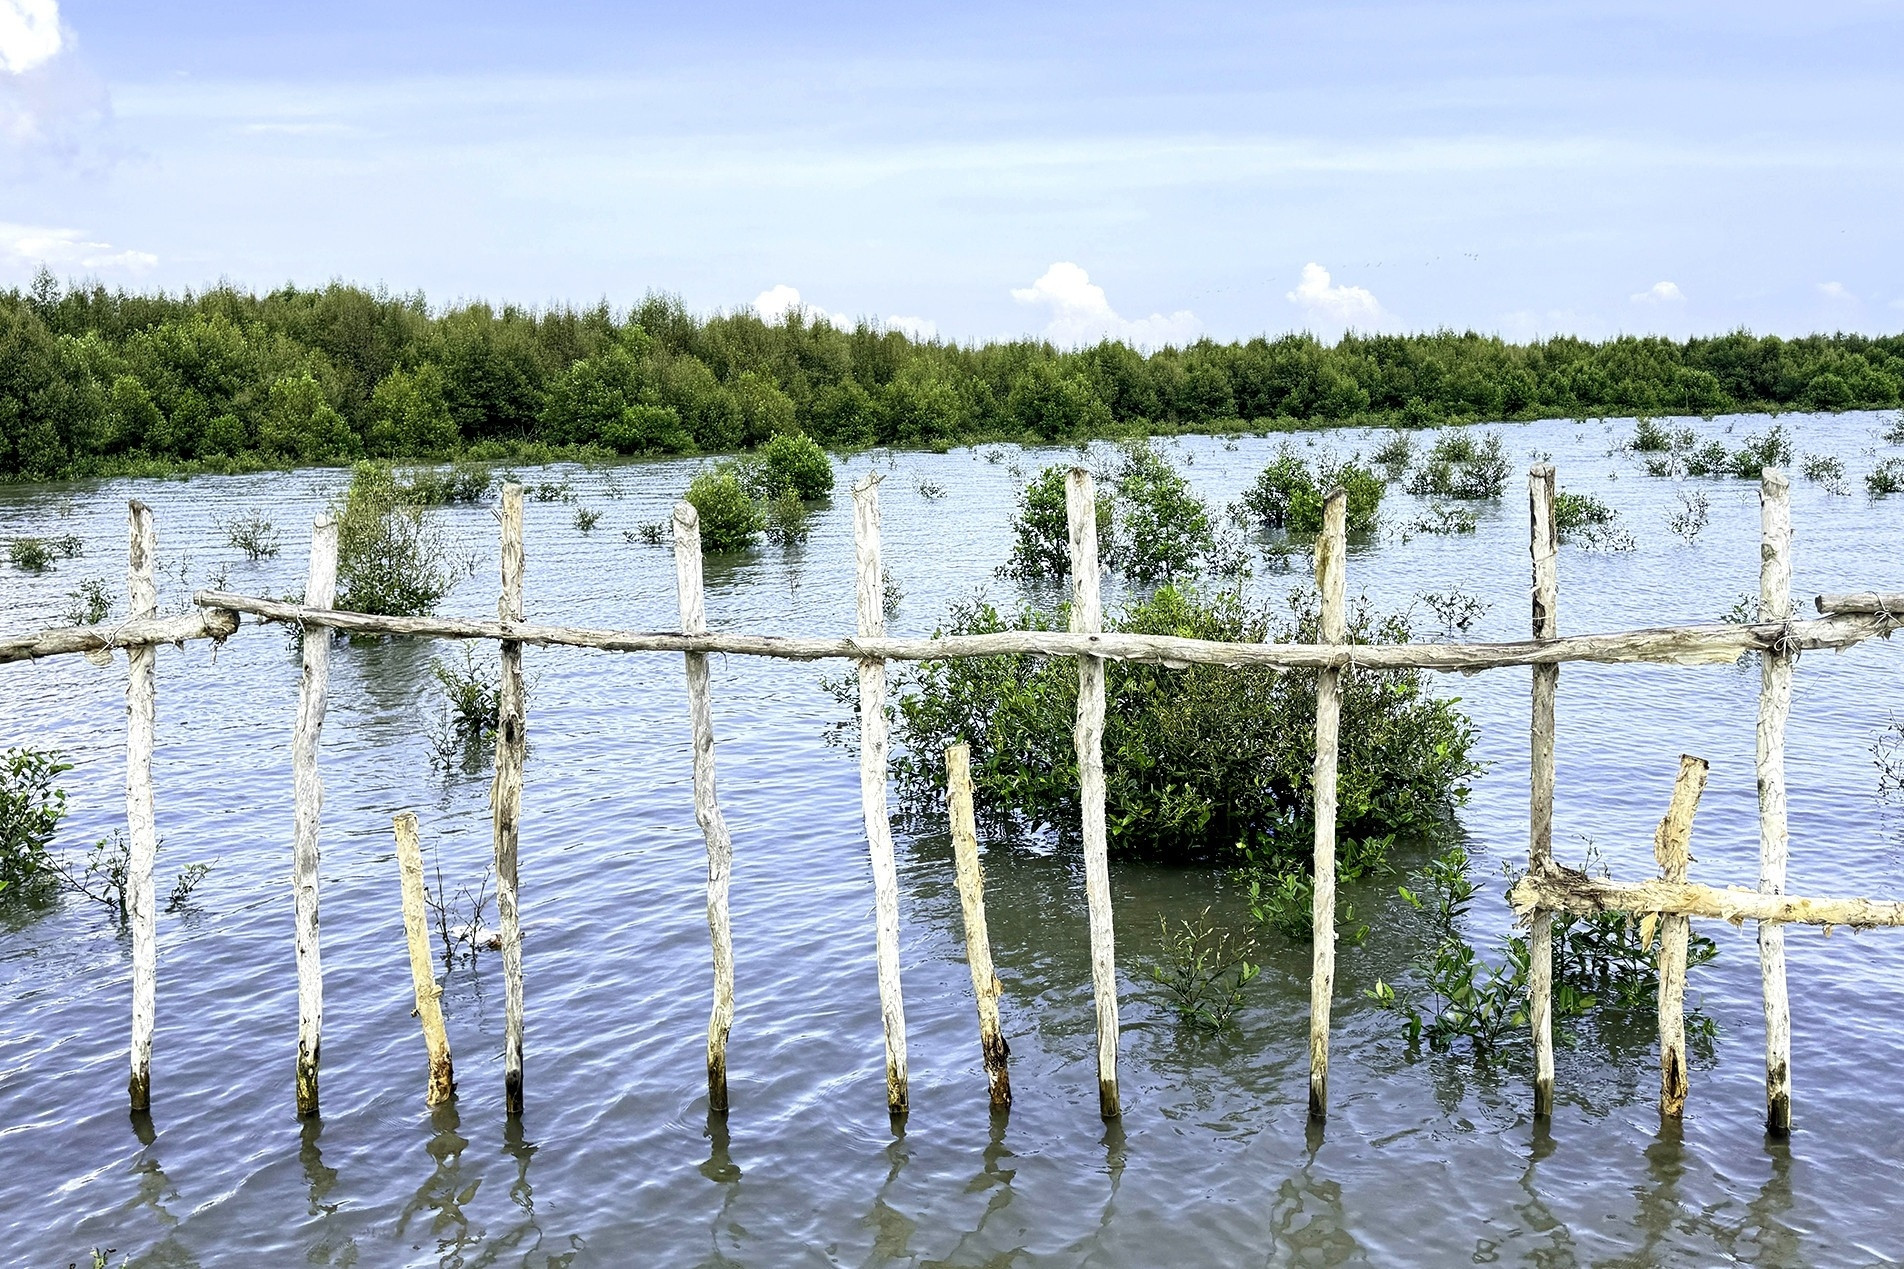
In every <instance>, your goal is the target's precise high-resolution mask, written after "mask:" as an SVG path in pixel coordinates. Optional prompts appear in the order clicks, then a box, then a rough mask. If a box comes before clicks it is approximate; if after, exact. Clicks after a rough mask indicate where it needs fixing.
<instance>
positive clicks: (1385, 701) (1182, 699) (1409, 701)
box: [894, 586, 1478, 871]
mask: <svg viewBox="0 0 1904 1269" xmlns="http://www.w3.org/2000/svg"><path fill="white" fill-rule="evenodd" d="M1106 624H1107V628H1109V629H1112V630H1118V631H1127V632H1131V633H1137V634H1159V635H1183V636H1189V637H1193V638H1202V639H1222V640H1233V641H1243V642H1251V643H1258V642H1265V641H1291V640H1294V641H1304V642H1313V641H1314V640H1315V639H1316V638H1317V637H1318V633H1319V619H1318V614H1317V609H1316V601H1315V597H1314V596H1313V595H1305V594H1304V593H1302V592H1298V593H1296V594H1295V595H1293V596H1292V598H1291V603H1290V608H1289V611H1288V612H1287V614H1286V615H1285V614H1278V613H1273V612H1271V611H1270V610H1269V609H1268V608H1267V607H1265V606H1258V605H1256V604H1254V603H1252V602H1251V601H1249V600H1247V599H1245V598H1243V597H1241V596H1239V595H1237V594H1235V593H1231V592H1222V593H1207V592H1204V591H1200V590H1197V589H1194V588H1190V587H1182V588H1179V587H1174V586H1166V587H1164V588H1162V589H1160V590H1158V591H1157V592H1156V593H1155V594H1154V595H1152V596H1150V597H1149V598H1147V599H1145V600H1143V601H1142V602H1140V603H1137V604H1135V605H1133V606H1131V607H1130V608H1128V609H1126V610H1124V611H1122V612H1120V613H1116V614H1114V615H1113V616H1112V618H1111V619H1110V620H1109V621H1108V622H1107V623H1106ZM1063 625H1064V613H1063V611H1062V610H1039V609H1036V608H1027V609H1025V610H1023V611H1021V612H1019V613H1018V614H1017V615H1016V616H1015V617H1014V618H1013V619H1011V620H1009V621H1008V620H1007V619H1006V618H1005V617H1004V616H1002V615H1001V614H1000V613H999V612H998V610H997V609H996V608H994V607H993V606H992V605H991V604H989V603H986V602H984V601H983V600H982V599H975V600H971V601H967V602H964V603H960V604H956V605H954V606H953V609H952V612H951V614H950V618H949V620H948V621H947V622H946V623H945V625H944V627H943V628H942V629H941V630H940V632H939V633H942V634H982V633H990V632H994V631H999V630H1005V629H1010V628H1020V629H1053V628H1062V627H1063ZM1349 628H1350V638H1351V640H1352V641H1354V642H1358V643H1370V642H1400V641H1403V640H1406V639H1407V637H1408V625H1407V622H1406V620H1405V619H1404V618H1401V617H1383V616H1380V615H1378V614H1377V613H1376V612H1375V611H1374V610H1373V609H1372V608H1371V607H1370V606H1369V605H1368V604H1367V603H1366V602H1365V601H1362V602H1357V603H1355V604H1353V605H1351V613H1350V621H1349ZM1106 680H1107V682H1106V693H1105V696H1106V718H1105V733H1104V767H1105V778H1106V797H1105V806H1106V816H1107V824H1108V831H1109V839H1110V846H1111V849H1112V850H1113V851H1114V852H1116V853H1118V854H1120V855H1126V856H1132V855H1136V856H1148V857H1152V858H1158V859H1164V860H1174V861H1181V862H1192V861H1199V862H1217V863H1227V864H1254V865H1256V866H1259V867H1263V868H1266V869H1269V870H1272V871H1281V870H1283V869H1285V868H1287V867H1288V866H1291V865H1295V866H1300V864H1301V862H1302V861H1303V860H1305V859H1307V858H1308V856H1309V853H1310V849H1311V844H1312V833H1313V828H1312V823H1313V819H1312V807H1311V803H1312V796H1311V795H1312V790H1311V783H1310V781H1311V770H1312V766H1313V763H1314V759H1315V708H1316V705H1315V694H1316V676H1315V675H1314V674H1313V673H1308V674H1304V673H1297V672H1287V673H1279V672H1277V671H1275V670H1272V669H1269V668H1267V667H1242V668H1235V669H1232V668H1223V667H1216V666H1191V667H1190V668H1188V669H1183V670H1171V669H1166V668H1164V667H1162V666H1156V665H1140V664H1133V663H1122V662H1111V663H1109V664H1108V665H1107V667H1106ZM911 686H912V688H913V690H911V691H909V692H907V693H906V694H905V695H904V696H903V697H902V698H901V699H900V701H899V709H898V720H897V737H898V740H899V742H900V743H899V745H898V746H897V747H896V748H897V749H898V750H899V751H900V752H899V754H898V756H897V757H896V759H895V761H894V773H895V778H896V781H897V784H898V788H899V791H900V794H901V797H902V799H903V800H904V801H905V802H906V803H907V804H909V805H911V806H913V807H915V808H919V809H924V808H926V807H929V806H935V805H936V804H937V799H938V798H939V796H940V790H942V789H943V788H944V776H945V772H944V757H943V755H944V751H945V748H946V747H947V746H948V745H950V744H953V743H955V742H957V741H961V740H963V741H966V742H968V743H969V744H970V745H971V748H972V779H973V787H974V795H975V800H976V802H977V805H978V807H979V809H980V811H981V813H982V814H985V815H986V816H987V817H988V818H990V819H991V820H992V822H994V823H999V824H1002V825H1008V826H1009V825H1016V826H1018V827H1020V828H1022V829H1027V830H1034V831H1035V830H1041V829H1054V830H1056V831H1058V832H1061V833H1062V832H1070V831H1074V826H1075V825H1076V824H1077V823H1078V815H1079V806H1078V786H1077V778H1078V777H1077V755H1076V752H1075V750H1074V749H1073V747H1072V725H1073V723H1074V721H1075V711H1076V705H1077V690H1078V675H1077V668H1076V665H1075V664H1074V662H1072V661H1071V660H1070V659H1069V658H1054V659H1051V660H1044V659H1041V658H1036V657H1025V656H1005V657H985V658H969V659H961V660H956V661H931V662H926V663H924V664H922V665H921V666H920V667H919V668H918V670H917V671H916V672H915V674H914V681H913V683H912V685H911ZM1341 743H1342V751H1341V754H1342V756H1341V777H1340V784H1339V790H1340V791H1339V798H1340V821H1339V823H1340V832H1341V835H1342V837H1343V839H1344V841H1345V842H1347V841H1351V840H1354V839H1374V838H1383V837H1387V836H1391V835H1402V836H1404V837H1413V836H1417V835H1421V834H1425V833H1430V832H1433V831H1436V830H1438V829H1440V828H1441V827H1442V826H1443V825H1445V824H1446V823H1447V822H1448V820H1449V817H1450V815H1451V814H1452V810H1453V808H1454V807H1455V806H1456V805H1458V804H1459V803H1460V802H1461V801H1462V800H1463V799H1464V798H1465V797H1466V795H1467V789H1468V780H1469V778H1470V777H1471V776H1472V775H1473V774H1474V773H1475V771H1476V770H1477V769H1478V768H1477V765H1476V763H1475V762H1474V761H1473V759H1472V758H1471V757H1470V751H1471V749H1472V747H1473V743H1474V733H1473V729H1472V727H1471V725H1470V724H1469V723H1468V721H1467V719H1466V718H1464V717H1463V716H1462V715H1461V713H1460V712H1459V710H1458V709H1457V702H1455V701H1453V700H1449V699H1445V698H1436V697H1434V696H1432V695H1430V694H1429V691H1428V686H1427V683H1426V679H1425V675H1423V674H1421V673H1419V672H1413V673H1411V672H1398V673H1383V674H1349V675H1345V676H1344V680H1343V704H1342V742H1341ZM1345 849H1347V847H1345Z"/></svg>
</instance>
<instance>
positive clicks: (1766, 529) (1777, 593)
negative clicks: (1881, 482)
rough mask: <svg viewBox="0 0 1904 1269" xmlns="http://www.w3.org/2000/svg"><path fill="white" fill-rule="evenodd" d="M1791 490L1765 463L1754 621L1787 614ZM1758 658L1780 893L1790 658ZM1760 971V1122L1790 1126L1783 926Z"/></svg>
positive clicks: (1766, 938)
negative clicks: (1762, 1095)
mask: <svg viewBox="0 0 1904 1269" xmlns="http://www.w3.org/2000/svg"><path fill="white" fill-rule="evenodd" d="M1791 497H1792V490H1791V484H1790V483H1789V482H1788V481H1787V480H1786V479H1785V473H1784V472H1781V471H1779V470H1778V469H1777V468H1775V467H1767V468H1766V469H1765V471H1764V473H1763V475H1762V479H1761V483H1760V485H1759V533H1760V538H1759V621H1760V622H1786V621H1790V620H1791V618H1792V502H1791ZM1760 656H1761V659H1760V662H1759V723H1758V777H1759V890H1760V891H1761V892H1762V893H1765V894H1783V893H1784V892H1785V859H1786V855H1787V852H1788V850H1789V841H1788V839H1787V837H1786V829H1785V720H1786V719H1787V718H1788V717H1790V715H1791V712H1792V656H1791V653H1790V652H1788V651H1784V650H1782V649H1777V648H1775V649H1773V650H1771V651H1768V652H1764V653H1761V654H1760ZM1759 977H1760V980H1761V982H1762V985H1763V988H1764V995H1765V1128H1766V1131H1767V1132H1769V1133H1771V1134H1772V1135H1773V1136H1775V1137H1783V1136H1785V1135H1786V1134H1787V1133H1789V1132H1791V1130H1792V1009H1791V1002H1790V1000H1789V999H1788V998H1787V996H1786V993H1785V930H1784V928H1783V927H1782V926H1779V925H1777V924H1767V923H1764V922H1761V923H1760V925H1759Z"/></svg>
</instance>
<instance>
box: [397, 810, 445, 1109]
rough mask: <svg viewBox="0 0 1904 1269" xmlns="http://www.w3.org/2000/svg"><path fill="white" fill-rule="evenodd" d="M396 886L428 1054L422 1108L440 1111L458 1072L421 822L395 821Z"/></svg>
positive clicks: (409, 818) (406, 814) (403, 816)
mask: <svg viewBox="0 0 1904 1269" xmlns="http://www.w3.org/2000/svg"><path fill="white" fill-rule="evenodd" d="M395 828H396V833H397V881H398V883H399V884H400V885H401V887H402V890H403V938H404V942H405V943H407V944H408V945H409V948H410V985H411V987H412V988H413V989H414V991H415V994H416V1016H417V1021H418V1022H420V1023H421V1024H422V1026H423V1047H424V1048H425V1049H427V1050H428V1051H429V1054H430V1084H429V1091H428V1092H426V1093H425V1094H424V1096H423V1100H424V1103H425V1104H426V1105H430V1106H437V1105H440V1104H442V1103H443V1102H446V1101H449V1100H450V1099H451V1098H452V1097H454V1096H456V1071H455V1068H454V1067H453V1066H452V1065H451V1063H450V1037H449V1033H448V1032H447V1031H446V1030H444V1027H443V1004H442V1000H443V988H442V987H441V985H439V984H438V983H437V981H436V967H435V963H434V962H433V961H432V960H431V959H430V924H429V913H428V911H427V904H426V903H425V900H424V894H423V848H422V846H421V845H420V844H419V843H418V842H417V817H416V816H415V815H413V814H411V813H410V812H409V811H405V812H403V814H401V815H399V816H397V818H396V821H395Z"/></svg>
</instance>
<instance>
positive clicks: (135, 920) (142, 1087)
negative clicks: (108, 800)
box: [126, 499, 159, 1111]
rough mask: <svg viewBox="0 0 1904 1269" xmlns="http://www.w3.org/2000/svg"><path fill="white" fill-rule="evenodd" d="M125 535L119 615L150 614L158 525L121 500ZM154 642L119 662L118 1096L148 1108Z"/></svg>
mask: <svg viewBox="0 0 1904 1269" xmlns="http://www.w3.org/2000/svg"><path fill="white" fill-rule="evenodd" d="M127 510H128V511H129V512H130V520H131V541H130V543H129V550H128V552H127V555H126V591H127V595H128V597H129V598H130V600H131V605H132V606H131V611H130V612H129V613H127V614H126V615H127V617H128V618H130V619H133V620H136V619H138V618H141V617H147V618H150V617H154V616H156V615H157V614H158V607H159V589H158V586H157V584H156V583H154V581H153V579H152V574H153V564H154V562H155V560H156V558H157V556H158V550H159V543H158V532H157V530H156V529H154V527H153V524H152V508H150V507H148V506H146V505H145V504H144V503H143V502H140V501H138V500H137V499H134V500H133V501H132V502H130V503H128V504H127ZM156 651H157V650H156V649H154V648H152V647H150V646H147V647H142V648H128V649H127V650H126V662H127V666H128V668H129V669H130V671H131V673H130V675H129V677H128V678H127V679H126V838H127V842H126V849H127V855H128V858H127V861H126V923H127V924H128V925H130V926H131V927H132V1074H131V1077H130V1078H129V1079H128V1080H127V1083H126V1095H127V1098H128V1100H130V1102H131V1103H132V1109H133V1110H135V1111H147V1110H150V1109H152V1028H153V1024H154V1022H155V1020H156V1018H157V1014H158V994H159V933H158V895H157V893H156V891H155V889H154V886H153V881H152V868H153V859H154V856H156V855H157V854H158V850H159V836H158V825H157V821H156V817H155V813H154V810H153V806H152V739H153V731H154V729H155V726H156V723H157V714H158V706H157V695H156V693H157V688H156V684H155V674H154V670H155V665H154V658H155V656H156Z"/></svg>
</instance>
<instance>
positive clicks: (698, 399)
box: [0, 271, 1904, 483]
mask: <svg viewBox="0 0 1904 1269" xmlns="http://www.w3.org/2000/svg"><path fill="white" fill-rule="evenodd" d="M1900 400H1904V334H1896V335H1883V336H1866V335H1858V334H1846V333H1837V334H1832V335H1810V336H1804V337H1802V338H1794V339H1783V338H1780V337H1778V336H1773V335H1768V336H1762V337H1761V336H1754V335H1751V334H1749V333H1746V332H1744V331H1738V332H1734V333H1732V334H1728V335H1719V336H1713V337H1701V338H1694V339H1688V340H1684V341H1677V340H1671V339H1665V338H1658V337H1638V336H1622V337H1619V338H1616V339H1611V340H1606V341H1603V342H1599V343H1593V342H1589V341H1586V340H1581V339H1575V338H1571V337H1556V338H1551V339H1546V340H1542V341H1538V342H1535V343H1529V344H1510V343H1507V342H1505V341H1503V340H1501V339H1498V338H1494V337H1489V336H1482V335H1478V334H1475V333H1473V332H1466V333H1456V332H1453V331H1445V330H1444V331H1436V332H1433V333H1427V334H1416V335H1353V334H1351V335H1347V336H1345V337H1344V338H1343V339H1342V341H1341V342H1340V343H1338V344H1335V345H1334V346H1329V345H1326V344H1323V343H1321V342H1320V341H1318V340H1317V339H1315V338H1314V337H1313V336H1310V335H1286V336H1281V337H1278V338H1275V339H1267V338H1261V337H1259V338H1255V339H1251V340H1247V341H1240V342H1232V343H1217V342H1215V341H1212V340H1208V339H1204V340H1199V341H1197V342H1196V343H1194V344H1191V345H1189V346H1187V347H1182V348H1176V347H1170V348H1163V349H1159V350H1158V351H1156V352H1152V353H1149V354H1145V353H1142V352H1139V351H1138V350H1136V349H1133V348H1131V347H1129V346H1128V345H1125V344H1123V343H1120V342H1117V341H1110V340H1107V341H1105V342H1102V343H1099V344H1096V345H1094V346H1091V347H1087V348H1079V349H1075V350H1070V351H1065V350H1060V349H1058V348H1056V347H1055V346H1053V345H1052V344H1050V343H1048V342H1045V341H1042V340H1037V339H1022V340H1013V341H999V342H992V343H983V344H969V345H961V344H954V343H947V342H943V341H939V340H929V341H923V342H922V341H918V340H915V339H912V338H910V337H909V336H907V335H906V334H904V333H903V332H900V331H896V330H886V329H882V328H880V327H879V326H877V325H873V324H867V323H861V324H859V325H858V326H856V327H855V328H854V329H852V330H846V329H844V328H841V327H836V326H834V325H832V324H831V323H830V322H828V321H827V320H826V319H824V318H820V317H814V316H809V315H806V314H803V313H801V312H799V311H795V312H792V313H789V314H788V315H787V316H786V317H785V318H784V319H782V320H781V321H779V322H777V323H767V322H764V321H762V320H761V319H760V318H759V317H757V316H756V315H754V314H753V313H752V312H736V313H724V314H715V315H713V316H708V317H698V316H695V315H693V314H691V313H689V312H688V311H687V310H686V309H685V308H684V307H683V306H682V305H681V303H680V301H679V300H677V299H673V298H671V297H667V296H661V295H650V296H648V297H647V298H646V299H644V300H642V301H641V302H640V303H639V304H637V305H635V306H634V307H633V308H632V309H630V310H628V311H626V312H623V313H618V312H616V311H615V310H613V309H611V308H610V307H609V306H608V305H607V304H606V303H605V302H604V303H601V304H597V305H596V306H594V307H592V308H586V309H584V308H575V307H567V306H558V307H552V308H549V309H546V310H540V311H533V310H529V309H524V308H519V307H514V306H505V307H502V308H493V307H491V306H490V305H488V304H484V303H480V302H479V303H468V304H461V305H457V306H454V307H450V308H446V309H442V310H432V309H431V308H430V307H429V306H428V304H427V303H426V301H425V300H424V297H423V296H421V295H404V296H397V295H391V294H388V293H386V292H384V291H381V290H378V291H371V290H367V289H364V288H361V287H356V286H349V285H345V284H342V283H333V284H331V285H329V286H326V287H323V288H315V289H301V288H295V287H286V288H283V289H280V290H276V291H272V292H269V293H267V294H263V295H258V294H253V293H250V292H245V291H240V290H237V289H234V288H231V287H227V286H219V287H214V288H212V289H209V290H206V291H203V292H189V291H188V292H183V293H180V294H178V295H168V294H164V293H154V294H139V293H134V292H128V291H123V290H120V291H108V290H106V289H105V288H104V287H102V286H99V285H97V284H78V283H75V284H71V285H68V286H62V285H61V284H60V283H59V282H58V281H57V280H56V279H54V278H53V277H52V275H51V274H49V273H46V272H44V271H42V273H41V274H40V276H39V277H38V278H37V279H36V280H35V281H34V282H33V284H32V285H31V286H30V287H29V288H27V289H26V290H24V291H22V290H17V289H16V290H7V291H0V483H20V482H34V481H50V480H68V479H85V478H95V477H106V476H168V475H189V474H194V473H199V472H213V473H226V474H229V473H235V472H245V471H261V470H269V469H280V468H286V467H296V466H315V465H331V464H337V465H342V464H348V463H351V462H354V461H357V460H360V459H364V458H372V459H388V460H397V461H409V462H416V461H443V460H450V459H465V460H471V461H477V462H501V461H507V462H516V463H533V462H551V461H564V460H572V461H611V460H613V459H616V458H620V457H634V456H660V455H676V454H732V453H738V452H743V451H750V450H753V449H756V448H758V447H760V446H761V445H762V444H764V443H765V442H767V441H768V440H770V439H771V438H772V437H774V436H777V435H784V434H794V433H799V434H804V435H806V436H809V437H811V438H813V440H814V441H816V442H817V443H818V444H819V445H821V446H822V447H824V448H827V449H831V450H853V449H861V448H866V447H870V446H895V447H903V448H916V449H948V448H951V447H952V446H954V445H969V444H975V443H980V442H991V441H1019V442H1027V443H1040V444H1049V443H1064V442H1074V441H1080V440H1089V439H1120V438H1128V437H1133V436H1138V435H1169V434H1174V433H1189V432H1196V433H1215V434H1222V433H1226V432H1245V431H1247V432H1270V431H1289V430H1295V429H1298V428H1316V427H1334V426H1351V425H1374V426H1384V425H1385V426H1397V427H1405V428H1413V427H1430V426H1437V425H1442V424H1455V423H1474V422H1493V421H1524V420H1532V419H1538V418H1564V417H1582V418H1584V417H1630V416H1642V417H1644V416H1651V415H1682V416H1683V415H1706V416H1710V415H1714V414H1721V413H1779V412H1783V411H1790V410H1804V411H1836V410H1848V409H1889V408H1893V407H1896V406H1898V405H1899V403H1900Z"/></svg>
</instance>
